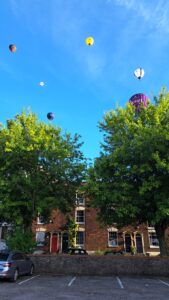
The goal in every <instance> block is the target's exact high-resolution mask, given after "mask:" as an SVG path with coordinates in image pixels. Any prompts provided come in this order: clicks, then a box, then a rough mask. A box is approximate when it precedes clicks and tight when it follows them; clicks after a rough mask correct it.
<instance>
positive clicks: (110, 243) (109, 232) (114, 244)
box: [108, 230, 119, 248]
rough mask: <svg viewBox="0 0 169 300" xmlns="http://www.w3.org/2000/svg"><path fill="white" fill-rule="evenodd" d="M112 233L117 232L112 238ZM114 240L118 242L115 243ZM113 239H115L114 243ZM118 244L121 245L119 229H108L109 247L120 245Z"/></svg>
mask: <svg viewBox="0 0 169 300" xmlns="http://www.w3.org/2000/svg"><path fill="white" fill-rule="evenodd" d="M111 233H114V234H116V238H115V239H114V238H112V239H110V234H111ZM114 240H116V243H114ZM111 241H113V243H112V242H111ZM118 245H119V244H118V231H117V230H108V247H112V248H114V247H118Z"/></svg>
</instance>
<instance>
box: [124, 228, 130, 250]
mask: <svg viewBox="0 0 169 300" xmlns="http://www.w3.org/2000/svg"><path fill="white" fill-rule="evenodd" d="M125 249H126V252H127V253H130V252H131V235H130V234H129V233H126V234H125Z"/></svg>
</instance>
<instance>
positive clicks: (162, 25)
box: [111, 0, 169, 33]
mask: <svg viewBox="0 0 169 300" xmlns="http://www.w3.org/2000/svg"><path fill="white" fill-rule="evenodd" d="M111 3H115V4H116V5H119V6H124V7H126V8H127V9H129V10H133V11H134V12H136V15H140V16H141V17H143V19H144V21H145V22H147V23H148V24H149V26H150V27H151V28H155V29H157V30H160V31H163V32H164V33H169V4H168V2H167V1H164V0H159V1H152V2H148V1H147V0H146V1H142V2H141V1H138V0H111Z"/></svg>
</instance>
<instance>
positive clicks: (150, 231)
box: [148, 230, 159, 248]
mask: <svg viewBox="0 0 169 300" xmlns="http://www.w3.org/2000/svg"><path fill="white" fill-rule="evenodd" d="M151 234H155V235H156V231H155V230H149V231H148V237H149V244H150V248H159V242H158V245H152V244H151V241H152V238H151V237H150V235H151ZM156 236H157V235H156ZM156 239H157V237H156ZM157 241H158V239H157Z"/></svg>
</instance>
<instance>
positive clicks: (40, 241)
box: [36, 231, 45, 246]
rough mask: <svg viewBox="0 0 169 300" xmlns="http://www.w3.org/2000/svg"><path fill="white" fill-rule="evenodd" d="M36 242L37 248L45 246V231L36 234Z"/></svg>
mask: <svg viewBox="0 0 169 300" xmlns="http://www.w3.org/2000/svg"><path fill="white" fill-rule="evenodd" d="M36 242H37V246H43V245H44V242H45V232H44V231H38V232H36Z"/></svg>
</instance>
